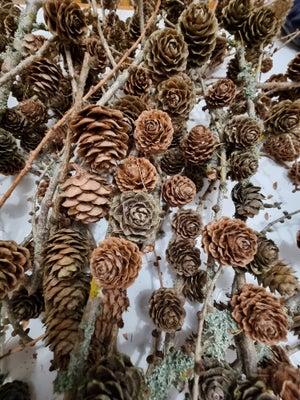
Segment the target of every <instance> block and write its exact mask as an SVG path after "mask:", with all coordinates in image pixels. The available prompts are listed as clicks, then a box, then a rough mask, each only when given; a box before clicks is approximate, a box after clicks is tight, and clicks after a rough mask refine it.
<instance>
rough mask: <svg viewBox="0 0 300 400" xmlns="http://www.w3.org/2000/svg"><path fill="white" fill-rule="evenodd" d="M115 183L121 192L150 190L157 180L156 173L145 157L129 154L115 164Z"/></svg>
mask: <svg viewBox="0 0 300 400" xmlns="http://www.w3.org/2000/svg"><path fill="white" fill-rule="evenodd" d="M115 180H116V184H117V186H118V188H119V190H120V191H121V192H126V191H129V190H133V191H134V192H140V191H142V192H151V191H152V190H153V189H154V188H155V186H156V184H157V181H158V173H157V170H156V168H155V166H154V165H153V164H151V162H150V161H149V160H148V159H147V158H145V157H135V156H130V157H128V158H125V159H124V160H123V162H122V163H120V164H119V165H118V166H117V169H116V174H115Z"/></svg>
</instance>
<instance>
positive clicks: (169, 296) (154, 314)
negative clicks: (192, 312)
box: [149, 287, 186, 333]
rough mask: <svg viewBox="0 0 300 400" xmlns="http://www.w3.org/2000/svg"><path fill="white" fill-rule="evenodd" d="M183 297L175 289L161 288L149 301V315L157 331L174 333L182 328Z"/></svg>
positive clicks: (183, 314)
mask: <svg viewBox="0 0 300 400" xmlns="http://www.w3.org/2000/svg"><path fill="white" fill-rule="evenodd" d="M183 305H184V297H182V296H181V295H179V294H178V293H177V292H176V290H175V289H173V288H172V289H171V288H164V287H161V288H160V289H158V290H155V291H154V292H153V293H152V295H151V297H150V299H149V314H150V317H151V318H152V320H153V322H154V324H155V325H156V326H157V328H158V329H159V330H162V331H163V332H168V333H174V332H176V331H178V330H180V329H181V328H182V325H183V323H184V319H185V315H186V312H185V309H184V307H183Z"/></svg>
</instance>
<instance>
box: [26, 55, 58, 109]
mask: <svg viewBox="0 0 300 400" xmlns="http://www.w3.org/2000/svg"><path fill="white" fill-rule="evenodd" d="M61 78H62V71H61V68H60V67H59V66H58V64H56V63H54V62H52V61H49V60H48V59H47V58H37V59H35V60H34V61H33V62H32V63H31V64H30V65H29V66H28V67H27V69H26V70H25V71H24V72H23V73H22V74H21V79H22V81H23V83H24V84H25V85H28V86H30V87H31V90H32V91H33V93H34V94H35V95H36V96H37V97H38V98H39V99H40V100H41V101H42V102H47V101H49V98H51V97H53V96H55V94H56V92H57V88H58V87H59V81H60V79H61Z"/></svg>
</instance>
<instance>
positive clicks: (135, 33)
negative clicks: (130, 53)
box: [127, 0, 157, 42]
mask: <svg viewBox="0 0 300 400" xmlns="http://www.w3.org/2000/svg"><path fill="white" fill-rule="evenodd" d="M154 8H155V1H149V0H148V1H145V2H143V17H144V24H145V26H146V24H147V22H148V20H149V18H150V17H151V15H152V14H153V12H154ZM127 23H128V35H129V38H130V40H131V41H133V42H135V41H136V40H137V39H138V38H139V36H140V34H141V29H140V10H139V6H138V4H136V5H135V7H134V13H133V15H132V16H131V17H130V18H129V19H128V20H127ZM156 29H157V25H156V24H155V23H152V25H151V26H150V27H149V28H147V29H146V36H147V37H149V36H150V35H151V33H152V32H153V31H154V30H156Z"/></svg>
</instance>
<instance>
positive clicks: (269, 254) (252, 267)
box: [248, 234, 279, 276]
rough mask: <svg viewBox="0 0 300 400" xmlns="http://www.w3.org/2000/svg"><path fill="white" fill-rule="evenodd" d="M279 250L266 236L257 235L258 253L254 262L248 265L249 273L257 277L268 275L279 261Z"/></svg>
mask: <svg viewBox="0 0 300 400" xmlns="http://www.w3.org/2000/svg"><path fill="white" fill-rule="evenodd" d="M278 253H279V249H278V247H277V245H276V243H275V242H274V241H273V240H272V239H267V237H266V236H265V235H261V234H258V235H257V252H256V254H255V255H254V258H253V261H251V262H250V263H249V265H248V268H249V272H251V273H253V274H254V275H255V276H259V275H261V274H267V273H268V271H269V270H270V268H271V267H272V265H273V264H275V263H276V262H277V260H278Z"/></svg>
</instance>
